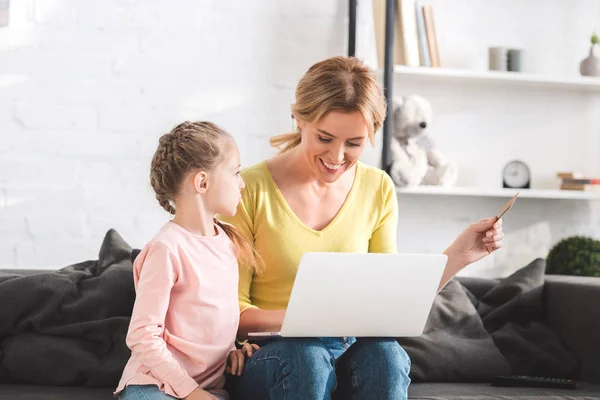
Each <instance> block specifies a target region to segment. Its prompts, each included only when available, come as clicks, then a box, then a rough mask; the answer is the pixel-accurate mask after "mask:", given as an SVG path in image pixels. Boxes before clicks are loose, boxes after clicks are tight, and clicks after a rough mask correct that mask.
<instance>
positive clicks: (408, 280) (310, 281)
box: [248, 253, 447, 339]
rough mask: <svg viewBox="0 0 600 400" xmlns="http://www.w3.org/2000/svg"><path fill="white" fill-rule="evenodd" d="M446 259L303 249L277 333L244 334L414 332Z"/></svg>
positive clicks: (255, 334) (404, 334)
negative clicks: (279, 329)
mask: <svg viewBox="0 0 600 400" xmlns="http://www.w3.org/2000/svg"><path fill="white" fill-rule="evenodd" d="M446 261H447V256H446V255H443V254H382V253H367V254H359V253H305V254H304V255H303V256H302V258H301V260H300V264H299V266H298V272H297V274H296V279H295V281H294V285H293V287H292V292H291V295H290V300H289V303H288V307H287V310H286V313H285V317H284V320H283V325H282V327H281V331H280V332H251V333H249V334H248V336H249V338H254V339H257V338H261V339H264V338H266V337H344V336H354V337H411V336H419V335H421V334H422V333H423V330H424V328H425V323H426V322H427V318H428V316H429V312H430V310H431V306H432V305H433V300H434V298H435V295H436V294H437V289H438V286H439V283H440V281H441V279H442V274H443V272H444V268H445V266H446Z"/></svg>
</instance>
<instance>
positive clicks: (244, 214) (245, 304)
mask: <svg viewBox="0 0 600 400" xmlns="http://www.w3.org/2000/svg"><path fill="white" fill-rule="evenodd" d="M250 204H251V203H250V196H249V194H248V189H246V190H244V192H243V193H242V201H241V202H240V204H239V205H238V208H237V212H236V214H235V215H234V216H233V217H224V216H219V220H221V221H223V222H227V223H228V224H231V225H233V226H234V227H235V228H236V229H237V230H238V232H240V233H241V234H242V235H243V236H244V237H245V238H246V239H248V240H249V241H250V243H252V245H254V222H253V218H252V215H253V213H252V211H250V212H248V211H249V210H252V208H250V207H249V205H250ZM239 270H240V279H239V284H238V301H239V305H240V313H242V312H244V311H245V310H246V309H248V308H250V307H253V308H258V307H256V306H254V305H252V302H251V301H250V287H251V286H252V278H253V273H252V270H251V269H250V268H248V267H247V266H246V265H244V264H241V263H240V265H239Z"/></svg>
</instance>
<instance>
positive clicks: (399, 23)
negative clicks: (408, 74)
mask: <svg viewBox="0 0 600 400" xmlns="http://www.w3.org/2000/svg"><path fill="white" fill-rule="evenodd" d="M395 1H396V15H395V21H396V22H395V24H394V34H393V35H394V39H393V41H394V46H393V49H394V65H406V66H410V67H419V66H422V67H439V66H440V56H439V49H438V43H437V36H436V35H437V34H436V29H435V23H434V19H433V8H432V6H431V5H422V4H421V2H420V1H419V0H395ZM385 13H386V0H373V19H374V21H373V22H374V24H373V25H374V27H375V42H376V46H377V62H378V64H379V65H380V66H383V64H384V59H385Z"/></svg>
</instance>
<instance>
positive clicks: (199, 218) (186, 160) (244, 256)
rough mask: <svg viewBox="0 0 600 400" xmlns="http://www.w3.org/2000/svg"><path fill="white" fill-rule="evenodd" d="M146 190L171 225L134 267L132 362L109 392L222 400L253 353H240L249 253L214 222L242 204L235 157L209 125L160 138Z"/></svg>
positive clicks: (183, 127)
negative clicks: (241, 289)
mask: <svg viewBox="0 0 600 400" xmlns="http://www.w3.org/2000/svg"><path fill="white" fill-rule="evenodd" d="M150 183H151V185H152V188H153V190H154V192H155V193H156V199H157V200H158V202H159V203H160V205H161V206H162V207H163V208H164V209H165V210H166V211H167V212H169V213H171V214H173V215H174V218H173V219H172V220H170V221H168V222H167V223H166V224H165V225H164V226H163V227H162V228H161V229H160V230H159V232H158V233H157V234H156V235H155V236H154V238H153V239H152V240H150V242H149V243H148V244H147V245H146V246H145V247H144V249H143V250H142V252H141V253H140V254H139V255H138V256H137V257H136V259H135V261H134V265H133V274H134V283H135V289H136V300H135V304H134V307H133V313H132V317H131V323H130V326H129V330H128V333H127V339H126V342H127V346H128V347H129V348H130V349H131V357H130V359H129V361H128V363H127V365H126V366H125V369H124V371H123V375H122V377H121V380H120V382H119V385H118V387H117V389H116V391H115V394H116V395H118V397H119V399H122V400H136V399H145V400H158V399H187V400H200V399H211V400H214V399H227V398H228V395H227V392H226V391H225V390H224V389H223V388H224V383H225V372H227V373H229V374H231V375H241V372H242V368H243V366H244V360H245V357H251V356H252V353H253V351H254V350H257V349H258V346H256V345H250V344H245V345H244V346H243V347H242V349H241V350H236V347H235V338H236V332H237V329H238V323H239V307H238V296H237V293H238V292H237V291H238V272H239V270H238V259H240V261H243V264H244V265H249V266H250V267H249V268H251V269H252V271H253V272H254V273H257V272H259V270H260V268H261V266H262V263H261V260H260V258H259V257H258V256H257V254H256V252H255V250H254V247H253V246H252V244H251V243H250V242H249V241H248V240H247V239H245V238H244V237H243V236H242V235H241V234H239V233H238V232H237V230H236V229H235V228H233V226H231V225H228V224H225V223H222V222H219V221H218V220H217V219H216V218H215V215H216V214H220V215H224V216H233V215H234V214H235V213H236V210H237V207H238V204H239V203H240V200H241V191H242V189H244V181H243V180H242V178H241V177H240V154H239V150H238V148H237V146H236V144H235V142H234V140H233V138H232V137H231V136H230V135H229V134H228V133H226V132H224V131H223V130H222V129H220V128H219V127H218V126H216V125H214V124H212V123H210V122H184V123H182V124H180V125H178V126H176V127H175V128H174V129H173V130H172V131H171V132H170V133H167V134H165V135H163V136H162V137H161V138H160V140H159V144H158V148H157V149H156V152H155V154H154V157H153V159H152V164H151V169H150Z"/></svg>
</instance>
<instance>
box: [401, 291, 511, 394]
mask: <svg viewBox="0 0 600 400" xmlns="http://www.w3.org/2000/svg"><path fill="white" fill-rule="evenodd" d="M398 343H400V345H401V346H402V347H403V348H404V349H405V350H406V352H407V353H408V355H409V356H410V358H411V362H412V367H411V372H410V377H411V379H412V380H413V381H415V382H423V381H426V382H432V381H435V382H491V381H492V380H493V379H494V378H495V377H496V376H498V375H504V374H507V373H508V372H509V369H508V365H507V364H506V362H505V360H504V357H503V356H502V354H501V353H500V351H498V349H497V348H496V346H495V344H494V341H493V340H492V338H491V336H490V335H489V333H488V332H486V330H485V329H484V327H483V323H482V322H481V318H480V317H479V314H478V313H477V310H476V309H475V307H474V306H473V304H472V303H471V301H470V300H469V298H468V297H467V294H466V292H465V290H464V289H463V287H462V285H461V284H460V283H459V282H458V281H456V280H452V281H450V282H449V283H448V284H447V285H446V287H445V288H444V289H443V290H442V291H441V292H440V293H439V295H438V296H437V297H436V299H435V301H434V304H433V306H432V309H431V312H430V314H429V318H428V320H427V324H426V326H425V330H424V332H423V334H422V335H421V336H419V337H416V338H400V339H398Z"/></svg>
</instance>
